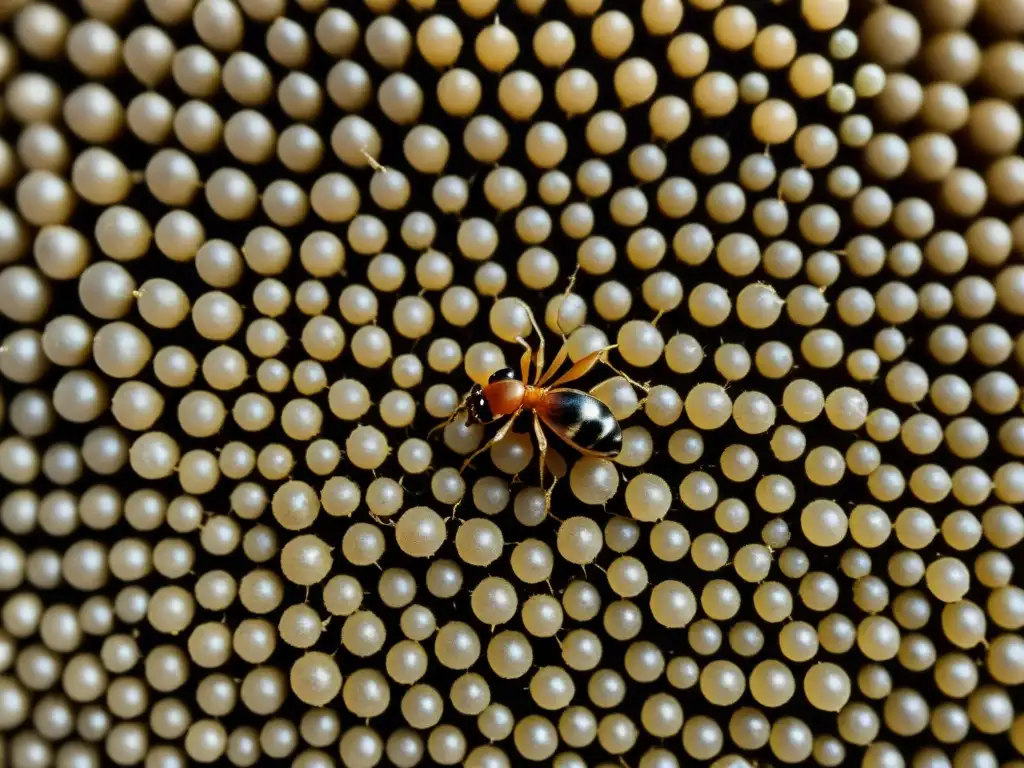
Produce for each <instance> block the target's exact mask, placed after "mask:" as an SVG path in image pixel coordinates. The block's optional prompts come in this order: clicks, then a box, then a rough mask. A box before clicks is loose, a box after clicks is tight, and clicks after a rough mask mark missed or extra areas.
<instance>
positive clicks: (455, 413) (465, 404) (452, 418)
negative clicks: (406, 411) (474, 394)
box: [427, 390, 472, 437]
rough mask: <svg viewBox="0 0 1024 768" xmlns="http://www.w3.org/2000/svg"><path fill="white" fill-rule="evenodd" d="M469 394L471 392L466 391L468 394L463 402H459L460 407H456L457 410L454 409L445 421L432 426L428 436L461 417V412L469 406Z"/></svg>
mask: <svg viewBox="0 0 1024 768" xmlns="http://www.w3.org/2000/svg"><path fill="white" fill-rule="evenodd" d="M470 391H472V390H470ZM469 394H470V393H469V392H467V393H466V394H465V395H464V396H463V398H462V402H461V403H459V407H458V408H456V409H455V410H454V411H453V412H452V415H451V416H449V417H448V418H447V419H445V420H444V421H442V422H441V423H440V424H438V425H436V426H435V427H433V428H431V430H430V431H429V432H427V437H430V436H431V435H433V434H434V433H435V432H437V431H438V430H439V429H444V428H445V427H447V426H448V425H449V424H451V423H452V422H453V421H455V419H457V418H458V417H459V414H460V413H463V412H465V410H466V408H467V407H468V406H469Z"/></svg>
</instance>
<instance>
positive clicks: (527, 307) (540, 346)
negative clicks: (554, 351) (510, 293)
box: [519, 299, 544, 385]
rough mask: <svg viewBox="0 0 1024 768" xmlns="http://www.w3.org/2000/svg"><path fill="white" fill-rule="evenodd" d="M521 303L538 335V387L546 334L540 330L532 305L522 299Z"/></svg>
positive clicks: (542, 367)
mask: <svg viewBox="0 0 1024 768" xmlns="http://www.w3.org/2000/svg"><path fill="white" fill-rule="evenodd" d="M519 303H520V304H522V305H523V309H525V310H526V315H527V317H529V318H530V325H532V326H533V332H534V333H536V334H537V367H536V369H535V371H536V374H535V376H534V382H533V383H534V385H536V384H537V382H538V381H540V374H541V371H543V370H544V332H543V331H542V330H541V329H540V326H539V325H537V318H536V317H534V316H533V310H532V309H530V305H529V304H527V303H526V302H525V301H523V300H522V299H520V300H519ZM523 383H524V384H528V383H529V382H528V381H525V380H524V381H523Z"/></svg>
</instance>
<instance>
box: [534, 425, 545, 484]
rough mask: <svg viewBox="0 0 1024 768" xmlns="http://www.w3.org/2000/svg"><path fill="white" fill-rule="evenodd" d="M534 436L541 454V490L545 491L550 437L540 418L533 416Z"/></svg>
mask: <svg viewBox="0 0 1024 768" xmlns="http://www.w3.org/2000/svg"><path fill="white" fill-rule="evenodd" d="M533 434H535V435H536V436H537V450H538V451H539V452H540V489H541V490H542V491H543V490H544V466H545V462H547V460H548V436H547V435H545V434H544V429H543V427H541V424H540V417H539V416H538V415H537V414H536V412H535V413H534V414H533Z"/></svg>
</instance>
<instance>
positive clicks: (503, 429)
mask: <svg viewBox="0 0 1024 768" xmlns="http://www.w3.org/2000/svg"><path fill="white" fill-rule="evenodd" d="M520 412H521V411H516V412H515V413H513V414H512V415H511V416H510V417H509V419H508V421H506V422H505V423H504V424H502V425H501V429H499V430H498V431H497V432H495V433H494V437H492V438H491V439H490V440H488V441H487V442H486V443H484V444H483V445H481V446H480V447H479V448H477V449H476V450H475V451H473V453H471V454H470V455H469V458H467V459H466V460H465V461H464V462H462V469H460V470H459V474H460V475H461V474H462V473H463V472H465V471H466V469H467V468H468V467H469V465H470V463H472V461H473V459H475V458H476V457H477V456H479V455H480V454H481V453H483V452H484V451H486V450H487V449H488V448H490V447H491V446H492V445H494V444H495V443H496V442H498V441H499V440H501V438H503V437H504V436H505V435H507V434H508V431H509V430H510V429H512V425H513V424H514V423H515V420H516V416H518V415H519V414H520Z"/></svg>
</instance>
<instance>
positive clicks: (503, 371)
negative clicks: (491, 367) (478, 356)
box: [487, 368, 519, 384]
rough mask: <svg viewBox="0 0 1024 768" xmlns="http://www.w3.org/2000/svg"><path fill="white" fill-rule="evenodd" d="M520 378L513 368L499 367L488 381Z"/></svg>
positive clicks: (493, 382) (491, 382)
mask: <svg viewBox="0 0 1024 768" xmlns="http://www.w3.org/2000/svg"><path fill="white" fill-rule="evenodd" d="M518 378H519V377H518V376H516V372H515V371H514V370H512V369H511V368H499V369H498V370H496V371H495V372H494V373H492V374H491V377H490V378H489V379H487V383H488V384H496V383H497V382H499V381H515V380H516V379H518Z"/></svg>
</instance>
